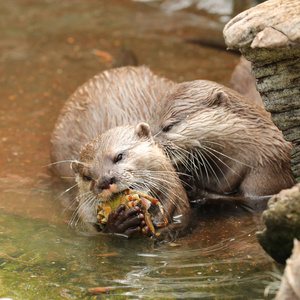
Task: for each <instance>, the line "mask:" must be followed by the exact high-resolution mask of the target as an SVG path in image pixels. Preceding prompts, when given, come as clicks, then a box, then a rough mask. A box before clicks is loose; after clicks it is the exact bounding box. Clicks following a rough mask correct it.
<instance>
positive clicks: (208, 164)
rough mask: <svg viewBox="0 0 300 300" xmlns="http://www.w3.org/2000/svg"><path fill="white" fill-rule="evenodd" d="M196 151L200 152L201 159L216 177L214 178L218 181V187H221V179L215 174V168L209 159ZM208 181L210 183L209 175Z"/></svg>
mask: <svg viewBox="0 0 300 300" xmlns="http://www.w3.org/2000/svg"><path fill="white" fill-rule="evenodd" d="M196 151H198V153H199V155H200V157H202V159H203V162H204V161H205V162H206V164H207V166H208V170H210V171H211V174H212V175H213V176H214V178H215V179H216V181H217V182H218V185H219V186H220V187H221V181H220V179H219V178H218V176H217V173H216V172H215V170H214V168H213V167H212V165H211V164H210V162H209V161H208V159H207V158H206V157H205V155H203V153H202V152H201V151H200V150H199V149H197V150H196ZM206 164H204V166H206ZM207 179H208V182H209V176H208V173H207Z"/></svg>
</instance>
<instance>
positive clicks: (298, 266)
mask: <svg viewBox="0 0 300 300" xmlns="http://www.w3.org/2000/svg"><path fill="white" fill-rule="evenodd" d="M297 299H300V242H299V241H297V240H294V248H293V254H292V256H291V258H289V259H288V260H287V262H286V267H285V270H284V274H283V278H282V281H281V285H280V288H279V291H278V293H277V296H276V298H275V300H297Z"/></svg>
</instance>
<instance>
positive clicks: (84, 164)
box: [43, 159, 88, 168]
mask: <svg viewBox="0 0 300 300" xmlns="http://www.w3.org/2000/svg"><path fill="white" fill-rule="evenodd" d="M72 162H77V163H78V164H81V165H83V166H88V164H86V163H84V162H80V161H78V160H76V159H66V160H61V161H56V162H53V163H51V164H48V165H45V166H43V168H45V167H51V166H53V165H57V164H61V163H72Z"/></svg>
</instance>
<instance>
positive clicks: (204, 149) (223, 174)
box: [202, 147, 238, 189]
mask: <svg viewBox="0 0 300 300" xmlns="http://www.w3.org/2000/svg"><path fill="white" fill-rule="evenodd" d="M202 150H203V151H205V152H207V153H209V154H210V155H212V156H213V157H214V158H216V159H217V160H219V161H220V162H221V163H222V164H223V165H224V166H226V167H227V168H228V169H230V170H232V171H233V172H234V173H236V172H235V171H234V170H233V169H232V168H230V167H229V166H228V165H227V164H226V163H224V162H223V161H222V160H221V159H220V158H219V157H218V156H216V155H215V154H214V153H212V152H211V151H209V150H208V149H207V147H202ZM212 162H213V163H214V164H215V166H216V167H217V168H218V170H219V171H220V173H221V174H222V176H223V178H224V179H225V181H226V183H227V185H228V187H229V188H230V189H231V185H230V184H229V181H228V180H227V177H226V175H225V173H224V172H223V170H222V169H221V167H220V166H219V165H218V164H217V163H216V162H215V160H214V159H212ZM236 174H237V173H236ZM237 175H238V174H237Z"/></svg>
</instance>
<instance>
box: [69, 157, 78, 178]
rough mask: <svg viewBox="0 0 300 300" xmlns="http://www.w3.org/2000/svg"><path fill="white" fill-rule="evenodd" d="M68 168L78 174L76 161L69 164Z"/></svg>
mask: <svg viewBox="0 0 300 300" xmlns="http://www.w3.org/2000/svg"><path fill="white" fill-rule="evenodd" d="M70 168H71V169H72V170H73V171H74V172H75V174H76V175H77V174H78V173H79V167H78V161H77V160H74V161H72V162H71V165H70Z"/></svg>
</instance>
